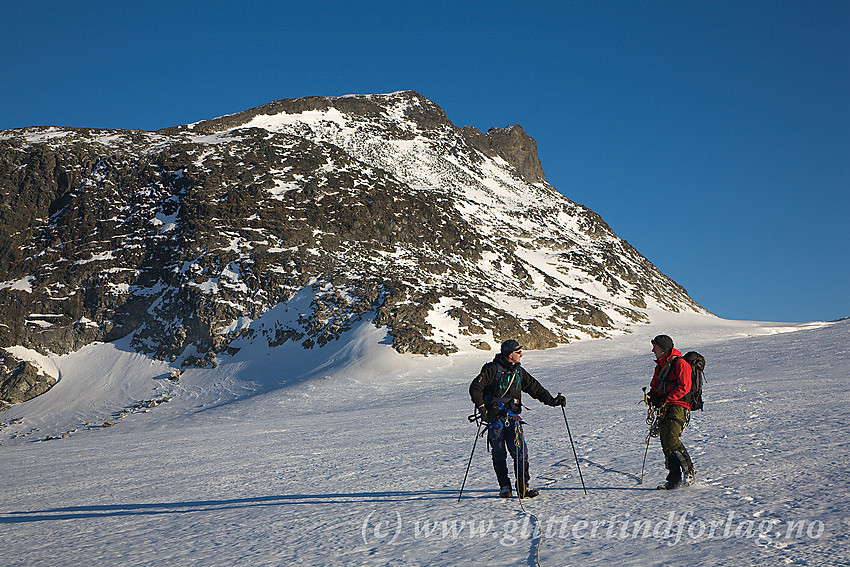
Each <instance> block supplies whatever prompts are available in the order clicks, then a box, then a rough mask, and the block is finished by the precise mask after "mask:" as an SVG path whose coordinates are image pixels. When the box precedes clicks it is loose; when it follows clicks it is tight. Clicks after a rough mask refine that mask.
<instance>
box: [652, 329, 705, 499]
mask: <svg viewBox="0 0 850 567" xmlns="http://www.w3.org/2000/svg"><path fill="white" fill-rule="evenodd" d="M652 354H654V355H655V359H656V360H655V372H654V373H653V375H652V382H651V383H650V386H649V398H650V401H651V403H652V405H653V406H655V407H657V408H659V409H658V433H659V436H660V437H661V449H662V450H663V451H664V464H665V465H666V466H667V471H668V473H667V481H666V482H664V483H663V484H660V485H659V486H658V488H659V489H660V490H669V489H672V488H680V487H682V486H690V485H691V484H693V482H694V474H695V472H694V464H693V463H692V462H691V457H690V455H688V450H687V449H685V446H684V445H683V444H682V442H681V441H680V440H679V436H680V435H681V434H682V429H683V428H684V427H685V422H686V421H687V420H688V417H689V416H690V411H691V406H690V404H688V402H686V401H685V400H683V399H682V398H683V397H684V396H685V395H686V394H688V392H690V391H691V365H690V364H688V363H687V362H686V361H685V360H684V359H683V358H682V353H681V352H679V351H678V350H676V349H675V348H674V347H673V339H671V338H670V337H668V336H667V335H658V336H657V337H655V338H654V339H652Z"/></svg>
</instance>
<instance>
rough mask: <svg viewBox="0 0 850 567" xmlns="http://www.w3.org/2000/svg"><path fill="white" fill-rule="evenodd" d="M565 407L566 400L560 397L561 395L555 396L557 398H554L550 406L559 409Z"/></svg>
mask: <svg viewBox="0 0 850 567" xmlns="http://www.w3.org/2000/svg"><path fill="white" fill-rule="evenodd" d="M566 405H567V398H565V397H564V396H562V395H561V394H558V395H557V396H555V398H554V399H553V400H552V406H553V407H554V406H561V407H565V406H566Z"/></svg>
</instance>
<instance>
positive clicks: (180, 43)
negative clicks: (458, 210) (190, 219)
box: [0, 0, 850, 321]
mask: <svg viewBox="0 0 850 567" xmlns="http://www.w3.org/2000/svg"><path fill="white" fill-rule="evenodd" d="M4 4H5V6H4V9H3V12H4V17H3V18H2V19H0V37H2V41H0V61H2V63H0V65H2V67H0V69H2V77H3V83H4V85H3V87H2V88H0V129H6V128H15V127H22V126H34V125H58V126H86V127H95V128H129V129H135V128H138V129H146V130H154V129H158V128H163V127H166V126H173V125H177V124H186V123H189V122H195V121H198V120H203V119H207V118H213V117H216V116H221V115H223V114H231V113H234V112H238V111H240V110H245V109H247V108H251V107H254V106H258V105H261V104H264V103H266V102H270V101H272V100H276V99H281V98H294V97H300V96H311V95H327V96H332V95H342V94H350V93H385V92H393V91H398V90H406V89H413V90H416V91H419V92H420V93H422V94H423V95H425V96H426V97H428V98H430V99H431V100H433V101H434V102H436V103H437V104H439V105H440V106H442V107H443V108H444V109H445V111H446V114H447V115H448V117H449V118H450V119H451V120H452V121H453V122H454V123H455V124H456V125H458V126H465V125H472V126H476V127H478V128H479V129H481V130H483V131H486V130H487V129H488V128H490V127H492V126H498V127H504V126H507V125H510V124H517V123H518V124H521V125H522V126H523V127H524V128H525V130H526V131H527V132H528V134H529V135H531V136H532V137H533V138H535V139H536V140H537V143H538V149H539V153H540V158H541V161H542V163H543V168H544V170H545V171H546V174H547V178H548V181H549V182H550V183H551V184H552V185H553V186H554V187H555V188H556V189H558V190H559V191H560V192H562V193H563V194H565V195H566V196H567V197H569V198H570V199H572V200H573V201H576V202H578V203H581V204H583V205H586V206H588V207H590V208H591V209H593V210H594V211H596V212H597V213H599V214H600V215H601V216H602V217H603V219H605V220H606V221H607V222H608V224H609V225H610V226H611V227H612V228H613V229H614V231H615V232H617V234H618V235H619V236H621V237H622V238H625V239H626V240H628V241H629V242H630V243H631V244H632V245H634V246H635V248H637V249H638V251H640V252H641V253H642V254H644V255H645V256H646V257H647V258H649V259H650V260H651V261H652V262H653V263H655V264H656V265H657V266H658V267H659V268H660V269H661V270H662V271H663V272H665V273H666V274H667V275H669V276H671V277H672V278H673V279H675V280H676V281H678V282H679V283H680V284H681V285H683V286H684V287H685V288H686V289H687V290H688V291H689V293H690V294H691V296H692V297H693V298H694V299H696V300H697V301H698V302H700V303H701V304H702V305H703V306H704V307H706V308H707V309H709V310H710V311H712V312H713V313H715V314H717V315H719V316H721V317H725V318H730V319H755V320H768V321H811V320H830V319H836V318H839V317H846V316H850V251H848V249H850V237H848V235H850V228H848V210H850V2H847V1H844V0H840V1H814V0H811V1H805V2H795V1H773V2H760V1H738V0H735V1H728V2H718V1H711V0H701V1H646V2H637V1H634V2H631V1H628V0H617V1H610V2H590V1H587V2H570V1H559V2H530V3H519V2H501V1H495V0H494V1H489V2H457V1H452V2H437V1H435V2H428V1H421V2H403V1H398V0H395V1H391V2H390V1H388V2H323V1H320V0H319V1H311V2H302V1H299V2H285V1H279V2H216V1H207V2H180V1H170V2H159V1H149V2H133V3H130V2H121V1H119V2H115V1H114V0H113V1H112V2H90V1H85V0H82V1H80V2H67V1H62V2H59V1H55V2H40V1H37V0H33V1H28V2H4Z"/></svg>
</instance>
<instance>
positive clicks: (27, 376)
mask: <svg viewBox="0 0 850 567" xmlns="http://www.w3.org/2000/svg"><path fill="white" fill-rule="evenodd" d="M54 384H56V379H55V378H53V377H52V376H48V375H47V374H44V373H43V372H39V370H38V368H36V366H35V365H33V364H32V363H30V362H25V361H20V360H17V359H16V358H14V357H12V356H6V357H3V358H0V410H2V409H5V408H6V407H8V406H10V405H12V404H17V403H20V402H25V401H27V400H29V399H31V398H34V397H36V396H39V395H41V394H43V393H44V392H46V391H47V390H49V389H50V388H52V387H53V385H54Z"/></svg>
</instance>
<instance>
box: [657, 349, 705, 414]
mask: <svg viewBox="0 0 850 567" xmlns="http://www.w3.org/2000/svg"><path fill="white" fill-rule="evenodd" d="M677 358H681V359H682V360H684V361H685V362H687V363H688V364H689V365H690V367H691V391H690V392H688V393H687V394H685V395H684V396H682V401H684V402H688V404H689V405H690V406H691V410H692V411H693V410H700V411H703V409H702V406H703V403H702V383H703V382H704V381H705V358H703V356H702V355H701V354H700V353H698V352H694V351H691V352H689V353H687V354H686V355H684V356H682V357H678V356H677V357H674V358H671V359H670V360H669V361H668V362H667V364H666V365H665V366H664V368H663V369H662V371H661V376H660V379H661V381H662V382H663V381H665V380H666V379H667V376H669V375H670V370H671V369H672V368H673V364H674V363H675V362H676V359H677Z"/></svg>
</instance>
